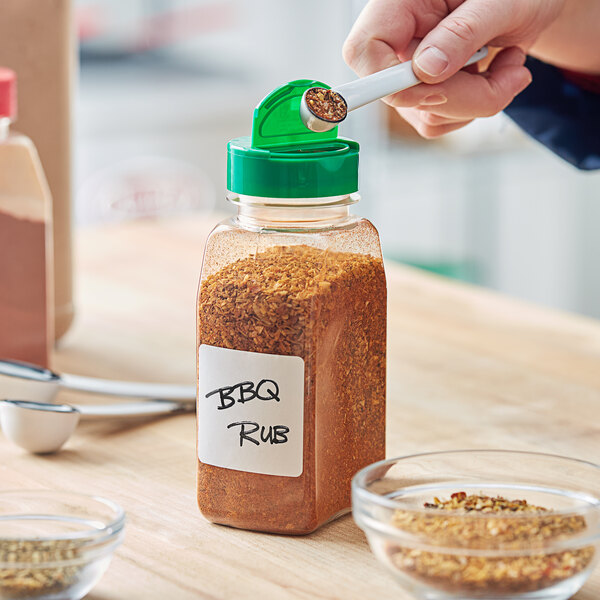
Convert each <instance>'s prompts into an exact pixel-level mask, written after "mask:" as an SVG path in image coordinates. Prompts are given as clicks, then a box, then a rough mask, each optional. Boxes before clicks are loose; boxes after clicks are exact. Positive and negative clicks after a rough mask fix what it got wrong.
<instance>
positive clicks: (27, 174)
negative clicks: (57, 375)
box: [0, 67, 53, 366]
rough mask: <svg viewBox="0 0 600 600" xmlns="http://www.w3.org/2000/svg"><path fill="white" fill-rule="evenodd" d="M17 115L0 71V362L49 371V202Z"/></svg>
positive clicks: (9, 81) (13, 81)
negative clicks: (14, 125) (13, 361)
mask: <svg viewBox="0 0 600 600" xmlns="http://www.w3.org/2000/svg"><path fill="white" fill-rule="evenodd" d="M16 116H17V78H16V74H15V72H14V71H12V70H10V69H6V68H3V67H0V281H1V282H2V285H0V359H17V360H23V361H27V362H31V363H34V364H39V365H43V366H48V365H49V362H50V349H51V345H52V340H53V301H52V298H53V293H52V292H53V289H52V285H53V283H52V282H53V277H52V229H51V214H52V212H51V209H52V201H51V196H50V191H49V189H48V184H47V182H46V177H45V176H44V172H43V169H42V165H41V163H40V159H39V157H38V153H37V151H36V149H35V146H34V145H33V143H32V142H31V140H30V139H29V138H27V137H25V136H24V135H21V134H18V133H15V132H13V131H12V130H11V124H12V122H13V121H14V120H15V119H16Z"/></svg>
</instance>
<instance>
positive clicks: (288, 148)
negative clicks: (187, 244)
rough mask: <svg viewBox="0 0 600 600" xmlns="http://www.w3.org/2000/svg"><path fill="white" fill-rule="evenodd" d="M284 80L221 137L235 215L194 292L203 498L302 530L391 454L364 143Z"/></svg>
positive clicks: (219, 232)
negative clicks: (241, 134) (324, 117)
mask: <svg viewBox="0 0 600 600" xmlns="http://www.w3.org/2000/svg"><path fill="white" fill-rule="evenodd" d="M317 84H318V85H323V84H320V83H319V82H314V81H305V80H301V81H295V82H291V83H289V84H286V85H284V86H282V87H280V88H278V89H276V90H275V91H274V92H272V93H271V94H270V95H269V96H267V97H266V98H265V99H264V100H263V101H262V103H261V104H260V105H259V106H258V107H257V109H256V110H255V113H254V122H253V131H252V137H251V138H249V137H245V138H238V139H235V140H232V141H231V142H229V144H228V176H227V183H228V190H229V200H230V201H231V202H233V203H234V204H235V205H236V206H237V215H236V216H235V217H233V218H232V219H229V220H226V221H223V222H222V223H220V224H219V225H218V226H217V227H216V228H215V229H214V230H213V232H212V233H211V235H210V237H209V239H208V241H207V244H206V251H205V255H204V263H203V267H202V275H201V279H200V286H199V292H198V311H197V317H198V412H197V414H198V504H199V507H200V510H201V511H202V513H203V514H204V516H205V517H206V518H208V519H209V520H210V521H213V522H216V523H223V524H226V525H231V526H234V527H241V528H245V529H254V530H259V531H267V532H274V533H290V534H303V533H309V532H311V531H314V530H315V529H317V528H318V527H319V526H320V525H322V524H323V523H326V522H327V521H329V520H331V519H333V518H335V517H336V516H339V515H341V514H343V513H344V512H346V511H347V510H348V509H349V508H350V482H351V478H352V476H353V475H354V474H355V472H356V471H357V470H359V469H360V468H362V467H363V466H365V465H367V464H369V463H372V462H374V461H377V460H380V459H382V458H384V454H385V358H386V284H385V274H384V269H383V262H382V258H381V249H380V244H379V237H378V234H377V231H376V230H375V228H374V227H373V225H371V223H369V222H368V221H367V220H365V219H362V218H359V217H355V216H352V215H351V214H350V206H351V205H352V204H354V203H355V202H357V201H358V199H359V197H358V195H357V194H356V192H357V189H358V144H356V142H353V141H351V140H346V139H341V138H338V137H337V131H336V130H335V129H334V130H332V131H329V132H326V133H313V132H311V131H309V130H308V129H306V128H305V127H304V126H303V125H302V123H301V121H300V118H299V114H298V107H299V103H300V98H301V96H302V93H303V92H304V91H305V90H306V89H307V88H309V87H312V86H314V85H317Z"/></svg>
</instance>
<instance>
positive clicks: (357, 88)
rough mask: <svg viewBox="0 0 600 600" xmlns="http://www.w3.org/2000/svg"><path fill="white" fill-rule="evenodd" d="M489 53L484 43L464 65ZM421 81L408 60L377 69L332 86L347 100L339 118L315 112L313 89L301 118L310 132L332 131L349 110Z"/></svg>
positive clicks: (304, 95) (303, 104)
mask: <svg viewBox="0 0 600 600" xmlns="http://www.w3.org/2000/svg"><path fill="white" fill-rule="evenodd" d="M487 54H488V49H487V47H486V46H484V47H483V48H481V50H478V51H477V52H475V54H473V56H471V58H470V59H469V60H468V61H467V62H466V63H465V67H467V66H468V65H472V64H473V63H476V62H477V61H479V60H481V59H482V58H485V57H486V56H487ZM419 83H423V82H422V81H421V80H420V79H417V76H416V75H415V73H414V71H413V68H412V61H407V62H403V63H401V64H399V65H395V66H393V67H390V68H389V69H384V70H383V71H378V72H377V73H373V74H372V75H367V77H362V78H360V79H355V80H354V81H350V82H349V83H344V84H342V85H340V86H337V87H334V88H332V89H333V91H334V92H337V93H338V94H339V95H340V96H341V97H342V98H343V99H344V102H345V103H346V114H345V115H344V117H343V118H341V119H339V120H337V121H327V120H325V119H322V118H320V117H319V116H317V115H316V114H315V113H313V112H312V111H311V109H310V108H309V106H308V104H307V102H306V94H307V92H308V91H310V90H306V92H304V94H303V95H302V101H301V102H300V118H301V119H302V122H303V123H304V125H306V127H308V129H310V130H311V131H316V132H322V131H329V130H330V129H333V128H334V127H335V126H336V125H339V124H340V123H341V122H342V121H343V120H344V119H345V118H346V116H347V115H348V113H349V112H350V111H352V110H356V109H357V108H360V107H361V106H364V105H365V104H369V103H370V102H373V101H375V100H379V98H385V97H386V96H389V95H390V94H395V93H396V92H401V91H402V90H406V89H408V88H410V87H413V86H415V85H417V84H419ZM310 89H314V88H310Z"/></svg>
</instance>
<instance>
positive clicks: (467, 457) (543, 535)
mask: <svg viewBox="0 0 600 600" xmlns="http://www.w3.org/2000/svg"><path fill="white" fill-rule="evenodd" d="M599 498H600V467H599V466H598V465H595V464H592V463H588V462H583V461H579V460H574V459H569V458H564V457H561V456H553V455H548V454H538V453H530V452H510V451H502V450H463V451H454V452H435V453H428V454H417V455H414V456H406V457H402V458H395V459H391V460H385V461H381V462H378V463H375V464H373V465H370V466H368V467H366V468H364V469H363V470H362V471H359V472H358V473H357V474H356V476H355V477H354V480H353V482H352V509H353V515H354V519H355V521H356V523H357V524H358V526H359V527H360V528H361V529H363V530H364V532H365V533H366V536H367V539H368V541H369V544H370V546H371V549H372V550H373V553H374V554H375V556H376V557H377V558H378V559H379V560H380V561H381V562H382V563H383V564H384V565H385V566H386V567H387V568H388V570H389V571H390V572H391V573H392V574H393V575H394V577H395V578H396V579H397V580H398V581H399V582H400V584H401V585H402V586H403V587H404V588H405V589H406V590H408V591H410V592H411V593H412V594H413V595H414V596H416V597H417V598H424V599H426V600H446V599H449V598H454V599H460V600H471V599H475V598H477V599H480V598H486V599H488V600H492V599H493V600H509V599H510V600H515V599H520V600H566V599H567V598H570V597H571V596H573V594H575V593H576V592H577V590H579V588H580V587H581V586H582V585H583V584H584V583H585V581H586V579H587V578H588V577H589V575H590V573H591V572H592V570H593V569H594V567H595V565H596V563H597V561H598V556H599V548H598V544H599V539H600V500H599ZM544 509H545V510H544Z"/></svg>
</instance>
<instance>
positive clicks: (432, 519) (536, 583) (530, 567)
mask: <svg viewBox="0 0 600 600" xmlns="http://www.w3.org/2000/svg"><path fill="white" fill-rule="evenodd" d="M425 507H426V508H428V509H432V510H431V512H432V514H423V513H416V512H411V511H404V510H398V511H396V512H395V513H394V517H393V521H392V522H393V524H394V525H395V526H396V527H398V528H399V529H402V530H403V531H406V532H407V533H410V534H412V535H415V536H417V537H421V539H423V541H424V542H426V543H428V544H435V545H440V546H441V547H444V546H446V547H452V548H457V549H460V548H464V549H467V548H468V549H487V550H497V549H502V551H503V552H506V551H511V550H513V551H515V554H514V555H510V554H508V555H505V554H504V555H503V556H499V557H495V556H491V557H488V556H479V555H469V554H464V553H460V552H459V553H457V554H454V553H452V554H449V553H443V552H431V551H425V550H418V549H414V548H404V547H400V546H392V547H390V548H389V552H390V554H391V557H392V561H393V563H394V564H395V565H396V567H398V568H399V569H400V570H403V571H406V572H407V573H408V574H410V575H411V576H413V577H416V578H418V579H421V580H423V581H424V582H425V583H427V584H429V585H433V586H435V587H438V588H441V589H444V590H445V591H449V592H463V593H469V592H482V591H487V592H489V593H494V594H500V593H512V592H519V593H525V592H530V591H534V590H540V589H544V588H546V587H549V586H551V585H555V584H557V583H559V582H561V581H563V580H565V579H568V578H569V577H572V576H574V575H576V574H577V573H580V572H581V571H583V570H584V569H586V568H587V567H588V566H589V565H590V564H591V562H592V558H593V556H594V548H593V547H589V546H588V547H584V548H577V549H574V550H570V551H564V552H554V553H547V552H546V553H544V551H543V550H544V548H545V547H546V548H547V547H548V546H547V544H548V543H551V542H554V541H558V540H568V539H569V538H570V537H572V536H574V535H577V534H578V533H580V532H582V531H583V530H584V529H585V528H586V523H585V520H584V518H583V517H581V516H577V515H575V516H573V515H553V514H552V511H550V510H548V509H546V508H543V507H541V506H534V505H531V504H528V503H527V501H525V500H507V499H506V498H502V497H495V498H494V497H490V496H478V495H470V496H467V494H466V493H465V492H458V493H456V494H453V495H452V497H451V498H450V499H449V500H445V501H442V500H439V499H438V498H435V499H434V502H432V503H429V502H428V503H425ZM448 511H453V512H451V513H450V514H444V513H446V512H448ZM461 512H462V513H465V514H470V513H473V512H475V513H482V514H481V518H480V517H478V516H477V515H473V517H474V518H465V516H464V515H461V514H460V513H461ZM457 513H458V514H457ZM502 513H504V514H506V513H511V514H510V515H509V516H504V517H503V516H501V515H502ZM536 549H539V550H536ZM519 550H521V551H523V550H532V553H530V554H521V553H519V552H518V551H519Z"/></svg>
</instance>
